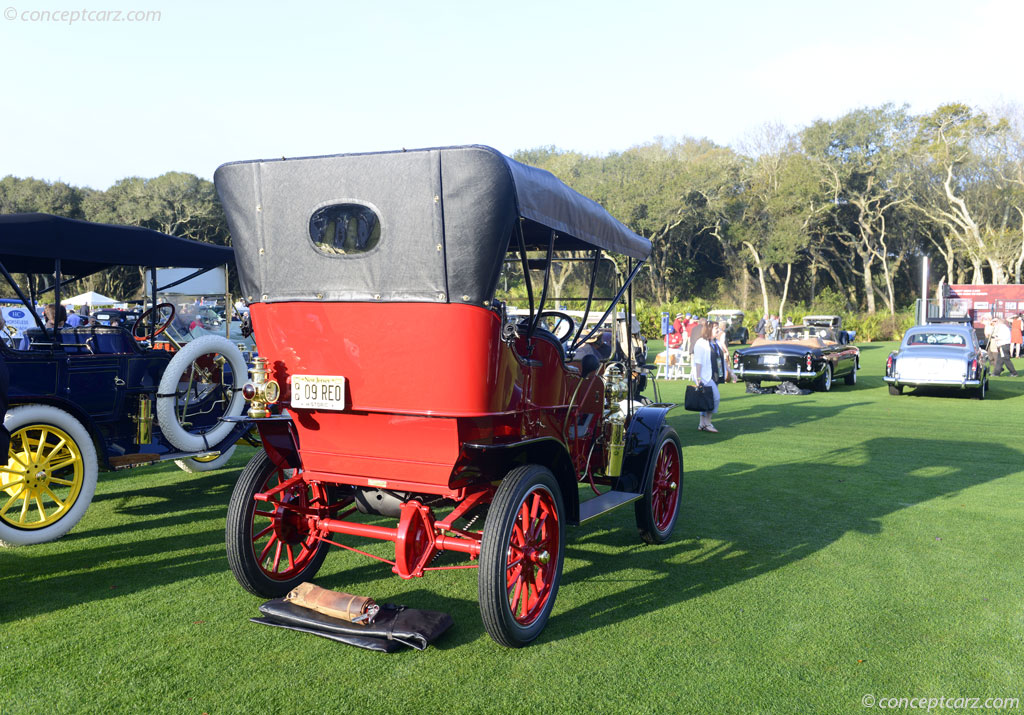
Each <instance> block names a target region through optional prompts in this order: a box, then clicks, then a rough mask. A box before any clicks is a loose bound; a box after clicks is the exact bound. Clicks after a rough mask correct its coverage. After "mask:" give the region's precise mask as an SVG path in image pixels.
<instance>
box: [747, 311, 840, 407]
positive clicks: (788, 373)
mask: <svg viewBox="0 0 1024 715" xmlns="http://www.w3.org/2000/svg"><path fill="white" fill-rule="evenodd" d="M732 366H733V370H734V371H735V373H736V375H737V376H738V377H739V378H740V379H741V380H744V381H746V382H753V383H756V384H760V383H761V381H762V380H769V381H778V382H783V381H787V382H794V383H796V384H797V385H799V386H801V387H810V388H813V389H815V390H820V391H822V392H828V391H829V390H830V389H832V381H833V380H834V379H835V378H837V377H842V378H843V379H844V380H845V382H846V384H847V385H854V384H856V383H857V370H858V369H859V368H860V350H859V349H858V348H857V347H856V346H854V345H843V344H841V343H840V342H839V340H838V336H837V335H836V333H835V331H834V330H833V329H832V328H827V327H823V326H816V325H794V326H791V327H788V328H782V329H781V330H780V331H779V339H778V340H765V339H763V338H758V339H756V340H755V341H754V342H753V343H752V344H751V346H750V347H749V348H743V349H740V350H736V351H735V352H734V353H733V358H732Z"/></svg>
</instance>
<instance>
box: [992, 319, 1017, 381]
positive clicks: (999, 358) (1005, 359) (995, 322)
mask: <svg viewBox="0 0 1024 715" xmlns="http://www.w3.org/2000/svg"><path fill="white" fill-rule="evenodd" d="M985 334H986V335H988V336H989V350H990V352H992V353H994V355H995V360H996V364H995V367H993V368H992V376H993V377H999V375H1001V374H1002V372H1003V366H1004V365H1005V366H1006V367H1007V369H1009V371H1010V375H1011V376H1012V377H1017V368H1015V367H1014V366H1013V362H1012V361H1011V360H1010V326H1009V325H1007V324H1006V321H1003V320H999V319H998V318H992V320H991V322H990V323H989V329H986V330H985Z"/></svg>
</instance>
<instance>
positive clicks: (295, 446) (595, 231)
mask: <svg viewBox="0 0 1024 715" xmlns="http://www.w3.org/2000/svg"><path fill="white" fill-rule="evenodd" d="M215 181H216V184H217V189H218V192H219V194H220V197H221V200H222V202H223V204H224V207H225V210H226V212H227V216H228V223H229V226H230V228H231V233H232V236H233V243H234V247H235V252H236V261H237V265H238V272H239V278H240V280H241V283H242V287H243V291H244V294H245V296H246V299H247V301H248V302H249V303H250V309H251V312H250V315H251V318H252V326H253V329H254V331H255V337H256V342H257V345H258V347H259V354H260V356H261V357H260V359H259V363H258V364H257V366H256V368H255V369H254V370H253V377H252V381H251V382H250V384H249V385H247V387H246V394H247V397H250V398H251V399H252V400H253V407H252V409H251V410H250V413H249V419H252V421H253V423H254V424H255V425H256V426H257V427H258V429H259V431H260V434H261V436H262V439H263V445H264V451H261V452H260V453H259V454H257V455H256V456H255V457H254V458H253V459H252V461H251V462H250V463H249V464H248V466H247V467H246V468H245V470H244V471H243V472H242V474H241V476H240V477H239V480H238V483H237V486H236V487H235V490H234V493H233V495H232V498H231V503H230V507H229V511H228V519H227V534H226V540H227V552H228V560H229V563H230V565H231V569H232V571H233V572H234V574H235V576H236V578H237V579H238V581H239V582H240V583H241V584H242V586H244V587H245V588H246V589H247V590H249V591H250V592H252V593H254V594H257V595H260V596H264V597H277V596H280V595H282V594H284V593H286V592H287V591H288V590H289V589H291V588H293V587H294V586H295V585H296V584H298V583H300V582H302V581H305V580H309V579H311V578H312V577H313V576H314V574H315V573H316V571H317V569H319V567H320V565H321V563H322V562H323V559H324V557H325V555H326V551H327V549H328V547H329V545H332V544H333V545H336V546H342V547H343V548H348V549H352V550H358V549H356V548H354V547H352V546H351V545H350V544H343V543H341V541H340V540H341V537H343V536H354V537H369V538H373V539H383V540H386V541H392V542H394V544H395V556H394V560H393V561H392V560H388V563H390V564H391V565H392V567H393V568H392V570H393V571H394V572H395V573H397V574H398V575H399V576H401V577H402V578H411V577H414V576H422V575H423V574H424V573H425V572H426V571H430V570H433V569H436V568H479V575H478V582H479V597H480V610H481V614H482V617H483V623H484V626H485V628H486V630H487V632H488V633H489V634H490V635H491V637H492V638H493V639H494V640H495V641H497V642H498V643H500V644H503V645H506V646H521V645H524V644H526V643H529V642H530V641H532V640H533V639H534V638H536V637H537V636H538V635H539V634H540V632H541V630H542V629H543V628H544V625H545V624H546V622H547V620H548V616H549V614H550V613H551V609H552V606H553V604H554V602H555V597H556V594H557V592H558V585H559V579H560V576H561V572H562V562H563V559H564V557H565V548H566V526H572V525H578V524H580V523H582V522H584V521H587V520H589V519H592V518H594V517H597V516H599V515H600V514H603V513H605V512H607V511H609V510H611V509H613V508H615V507H618V506H622V505H625V504H633V505H634V508H635V512H636V523H637V526H638V529H639V532H640V536H641V538H642V539H644V540H645V541H647V542H649V543H659V542H663V541H665V540H666V539H667V538H668V537H669V535H670V534H671V532H672V530H673V528H674V526H675V523H676V519H677V517H678V514H679V508H680V498H681V487H682V478H683V464H682V450H681V448H680V443H679V438H678V436H677V435H676V432H675V430H674V429H672V428H671V427H670V426H668V425H666V423H665V420H666V417H667V415H668V413H669V411H670V410H672V409H673V408H674V407H675V406H674V405H670V404H646V401H645V400H643V399H642V398H641V397H640V390H641V388H642V385H643V381H644V380H646V374H645V370H644V366H643V362H644V360H643V358H644V356H643V355H640V354H638V353H640V352H642V349H638V344H637V342H636V341H635V340H634V339H631V336H630V335H629V334H628V331H626V330H619V329H613V328H612V327H610V326H613V325H622V326H625V325H626V323H627V321H625V320H620V319H617V318H618V317H619V316H620V315H630V314H631V311H630V308H631V307H632V292H631V288H630V285H631V282H632V280H633V278H635V276H636V275H637V272H638V271H639V269H640V267H641V266H642V264H643V261H644V260H645V259H646V258H647V256H648V255H649V253H650V251H651V244H650V243H649V242H648V241H647V240H646V239H644V238H642V237H640V236H638V235H636V234H634V233H633V232H631V231H630V230H629V229H627V228H626V227H625V226H624V225H622V224H621V223H619V222H618V221H616V220H615V219H614V218H612V217H611V216H610V215H609V214H608V213H607V212H606V211H605V210H604V209H602V208H601V207H600V206H599V205H598V204H597V203H595V202H593V201H591V200H590V199H587V198H586V197H584V196H581V195H580V194H578V193H576V192H575V191H573V190H572V189H570V188H568V187H567V186H565V185H564V184H562V183H561V182H560V181H558V180H557V179H556V178H555V177H553V176H552V175H551V174H549V173H547V172H545V171H540V170H538V169H534V168H531V167H528V166H525V165H523V164H520V163H518V162H515V161H513V160H511V159H509V158H507V157H505V156H503V155H502V154H500V153H498V152H497V151H495V150H493V149H490V148H488V147H483V146H468V147H453V148H445V149H426V150H416V151H400V152H388V153H377V154H352V155H340V156H325V157H313V158H305V159H289V160H274V161H253V162H239V163H232V164H227V165H224V166H222V167H220V168H219V169H218V170H217V173H216V176H215ZM610 259H614V262H615V266H613V267H614V269H615V270H614V271H611V272H610V273H611V274H613V275H615V276H619V278H618V282H617V284H615V285H614V287H613V288H612V289H611V290H610V291H609V293H608V294H607V295H601V296H596V295H595V290H597V288H596V287H597V286H598V285H599V283H600V281H599V280H598V274H599V273H603V272H604V271H605V268H607V267H608V266H609V265H611V263H612V261H611V260H610ZM559 262H562V263H563V264H564V263H565V262H575V263H576V266H575V268H574V270H578V271H579V273H580V274H581V275H586V276H588V277H587V278H585V279H583V280H581V281H579V283H578V284H579V285H582V286H583V291H582V292H583V293H586V294H587V295H585V297H584V298H583V299H582V300H580V301H579V304H580V305H582V306H584V308H585V317H584V319H583V320H579V321H578V322H577V319H576V318H574V317H573V316H572V315H569V314H567V313H566V312H565V311H552V310H547V307H548V306H549V305H550V303H551V299H550V296H549V293H551V292H552V291H551V284H552V272H553V271H552V269H553V266H555V265H558V264H559ZM602 267H604V268H602ZM509 276H512V282H513V283H517V281H518V283H517V285H519V286H520V288H521V289H522V290H523V294H522V302H523V303H524V304H526V305H528V312H527V314H526V315H525V316H523V315H521V314H518V315H517V314H514V312H513V311H512V310H511V307H512V306H510V305H509V304H508V303H507V302H506V301H504V300H500V299H497V298H496V296H497V295H498V289H499V283H501V284H502V285H503V286H504V285H506V284H507V282H508V280H509ZM559 300H564V298H560V299H559ZM598 304H600V305H601V311H602V312H603V317H602V319H601V320H599V321H598V324H597V326H596V327H595V326H588V327H587V329H586V330H585V329H584V326H587V319H586V315H587V314H589V313H590V311H591V310H592V309H593V308H594V307H595V306H597V305H598ZM620 311H621V312H620ZM595 312H596V310H595ZM553 331H555V332H553ZM556 332H557V334H556ZM601 338H603V341H602V340H601ZM580 485H589V487H590V489H589V493H590V494H591V497H592V498H589V499H582V498H581V493H582V494H583V495H584V496H586V495H587V493H588V491H587V490H585V489H580V488H579V486H580ZM381 515H383V516H386V517H392V518H395V519H397V524H396V525H395V526H384V525H381V524H380V519H379V517H380V516H381ZM369 521H374V522H375V523H368V522H369ZM481 524H482V528H481ZM445 551H456V552H461V553H464V554H468V555H469V558H470V564H468V565H467V566H432V565H431V564H432V562H433V561H434V559H435V557H436V556H438V554H439V553H440V552H445ZM361 553H362V552H361ZM367 555H369V554H367ZM374 558H377V557H374Z"/></svg>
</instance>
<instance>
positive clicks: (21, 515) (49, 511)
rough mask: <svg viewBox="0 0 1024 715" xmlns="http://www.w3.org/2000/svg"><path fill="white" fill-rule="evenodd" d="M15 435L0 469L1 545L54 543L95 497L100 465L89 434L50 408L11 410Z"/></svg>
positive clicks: (10, 428)
mask: <svg viewBox="0 0 1024 715" xmlns="http://www.w3.org/2000/svg"><path fill="white" fill-rule="evenodd" d="M4 427H6V428H7V430H8V431H9V432H10V433H11V446H10V448H9V449H8V453H7V455H6V456H7V459H6V460H5V463H6V465H7V466H6V467H4V468H3V469H2V470H0V545H3V546H27V545H29V544H42V543H45V542H47V541H54V540H55V539H59V538H60V537H62V536H64V534H66V533H68V531H69V530H70V529H71V527H73V526H74V525H75V524H77V523H78V522H79V521H80V520H81V518H82V515H84V514H85V510H86V509H88V508H89V504H90V502H92V497H93V494H95V493H96V476H97V474H98V473H99V465H98V463H97V461H96V447H95V446H93V443H92V437H91V436H90V435H89V431H88V430H87V429H86V428H85V427H84V426H83V425H82V423H81V422H79V421H78V420H77V419H75V418H74V417H72V416H71V415H70V414H68V413H67V412H65V411H64V410H62V409H59V408H57V407H53V406H51V405H22V406H20V407H14V408H12V409H11V410H9V411H8V412H7V416H6V418H4Z"/></svg>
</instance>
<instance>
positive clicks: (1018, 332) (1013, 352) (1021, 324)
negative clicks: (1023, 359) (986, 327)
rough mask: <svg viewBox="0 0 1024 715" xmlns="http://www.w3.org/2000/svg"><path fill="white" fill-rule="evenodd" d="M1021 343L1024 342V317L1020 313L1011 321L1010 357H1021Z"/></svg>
mask: <svg viewBox="0 0 1024 715" xmlns="http://www.w3.org/2000/svg"><path fill="white" fill-rule="evenodd" d="M1021 343H1024V318H1021V315H1020V313H1018V314H1017V315H1015V316H1013V322H1012V323H1010V357H1012V358H1019V357H1020V346H1021Z"/></svg>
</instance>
